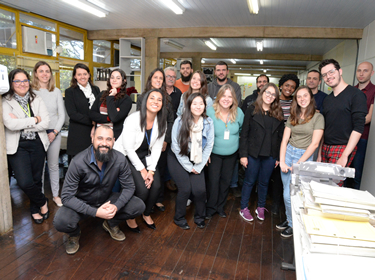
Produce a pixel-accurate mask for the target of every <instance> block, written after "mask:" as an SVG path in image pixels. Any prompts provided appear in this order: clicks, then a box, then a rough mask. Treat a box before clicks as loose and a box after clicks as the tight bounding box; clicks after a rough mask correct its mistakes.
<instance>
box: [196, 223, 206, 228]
mask: <svg viewBox="0 0 375 280" xmlns="http://www.w3.org/2000/svg"><path fill="white" fill-rule="evenodd" d="M196 224H197V227H198V228H204V227H205V226H206V224H205V222H204V221H202V222H199V223H196Z"/></svg>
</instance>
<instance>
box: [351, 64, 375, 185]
mask: <svg viewBox="0 0 375 280" xmlns="http://www.w3.org/2000/svg"><path fill="white" fill-rule="evenodd" d="M372 75H374V68H373V65H372V64H371V63H370V62H362V63H361V64H359V65H358V68H357V80H358V84H357V85H356V86H355V87H356V88H358V89H360V90H362V92H363V93H364V94H365V95H366V99H367V104H366V105H367V111H368V113H367V115H366V123H365V129H364V130H363V133H362V136H361V139H359V141H358V144H357V153H356V155H355V157H354V159H353V162H352V165H351V167H353V168H355V178H354V185H353V188H354V189H357V190H359V188H360V185H361V178H362V171H363V164H364V162H365V155H366V149H367V140H368V135H369V132H370V122H371V118H372V111H373V109H374V95H375V85H373V84H372V83H371V76H372Z"/></svg>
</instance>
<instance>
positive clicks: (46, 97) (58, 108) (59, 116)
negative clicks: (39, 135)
mask: <svg viewBox="0 0 375 280" xmlns="http://www.w3.org/2000/svg"><path fill="white" fill-rule="evenodd" d="M34 92H35V93H36V94H37V95H39V96H40V97H42V99H43V101H44V104H46V107H47V110H48V114H49V120H50V121H49V126H48V129H56V130H57V131H60V130H61V128H62V126H63V124H64V121H65V107H64V101H63V98H62V95H61V91H60V89H58V88H55V89H54V90H53V91H51V92H50V91H48V90H47V89H44V88H41V89H39V90H34Z"/></svg>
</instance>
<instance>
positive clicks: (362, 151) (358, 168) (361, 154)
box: [351, 139, 367, 190]
mask: <svg viewBox="0 0 375 280" xmlns="http://www.w3.org/2000/svg"><path fill="white" fill-rule="evenodd" d="M366 149H367V140H366V139H359V141H358V144H357V153H356V154H355V156H354V159H353V162H352V165H351V167H353V168H355V177H354V185H353V189H357V190H359V188H360V186H361V179H362V172H363V165H364V163H365V155H366Z"/></svg>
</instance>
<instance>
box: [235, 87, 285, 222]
mask: <svg viewBox="0 0 375 280" xmlns="http://www.w3.org/2000/svg"><path fill="white" fill-rule="evenodd" d="M283 120H284V116H283V112H282V109H281V107H280V103H279V90H278V88H277V86H276V85H275V84H273V83H268V84H266V85H265V86H264V87H263V88H262V90H261V91H260V93H259V96H258V98H257V100H256V101H255V103H254V104H252V105H251V106H250V107H249V108H248V109H247V110H246V114H245V118H244V122H243V125H242V133H241V138H240V150H239V151H240V162H241V164H242V165H243V166H244V167H245V168H246V173H245V179H244V182H243V186H242V197H241V210H240V215H241V216H242V217H243V218H244V219H245V220H246V221H252V220H253V217H252V216H251V214H250V211H249V209H248V203H249V199H250V195H251V191H252V189H253V186H254V184H255V182H256V181H257V180H258V207H257V209H256V210H255V213H256V214H257V218H258V219H259V220H264V210H266V208H265V206H266V196H267V188H268V181H269V179H270V177H271V174H272V171H273V168H274V167H275V166H277V165H278V161H277V160H276V159H277V158H278V157H279V151H280V143H281V140H282V137H283V131H284V122H283Z"/></svg>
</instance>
